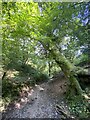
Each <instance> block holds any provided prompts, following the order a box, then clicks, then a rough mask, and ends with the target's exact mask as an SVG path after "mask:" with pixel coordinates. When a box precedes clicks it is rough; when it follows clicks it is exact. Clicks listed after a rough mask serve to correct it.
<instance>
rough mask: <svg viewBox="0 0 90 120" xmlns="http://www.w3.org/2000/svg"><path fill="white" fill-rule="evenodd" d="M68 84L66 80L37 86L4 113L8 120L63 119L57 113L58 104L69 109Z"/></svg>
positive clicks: (4, 117)
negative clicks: (20, 119) (67, 98)
mask: <svg viewBox="0 0 90 120" xmlns="http://www.w3.org/2000/svg"><path fill="white" fill-rule="evenodd" d="M66 88H67V82H66V80H64V79H58V80H57V79H56V80H54V81H51V82H47V83H46V82H45V83H43V84H39V85H35V86H34V87H33V88H32V89H30V91H29V92H28V94H27V96H23V95H22V97H20V98H18V100H17V101H15V102H13V103H12V104H11V105H9V107H8V108H7V110H6V112H5V113H3V120H5V119H6V118H61V117H62V115H61V114H58V113H57V111H56V108H55V106H56V104H59V105H61V106H64V108H65V109H66V110H67V112H68V107H67V105H66V103H65V101H64V93H65V92H66Z"/></svg>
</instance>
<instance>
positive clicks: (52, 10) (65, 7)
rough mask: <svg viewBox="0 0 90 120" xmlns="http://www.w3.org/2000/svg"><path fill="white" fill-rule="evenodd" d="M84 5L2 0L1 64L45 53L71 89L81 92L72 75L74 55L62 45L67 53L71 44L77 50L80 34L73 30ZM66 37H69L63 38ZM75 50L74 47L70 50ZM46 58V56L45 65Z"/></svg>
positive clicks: (76, 29) (77, 24) (74, 73)
mask: <svg viewBox="0 0 90 120" xmlns="http://www.w3.org/2000/svg"><path fill="white" fill-rule="evenodd" d="M83 5H84V3H83V4H82V3H80V4H78V3H77V4H76V3H58V2H57V3H48V4H47V3H33V2H31V3H17V2H16V3H3V38H4V39H3V48H4V49H3V61H4V65H7V64H9V63H11V61H13V62H17V63H19V62H20V61H21V63H24V64H26V62H27V61H28V60H30V59H31V60H32V61H33V60H34V59H35V60H34V61H36V59H38V60H40V59H41V58H43V59H44V56H47V58H48V59H49V60H52V61H53V60H54V61H55V62H56V63H57V64H58V65H59V67H60V68H61V69H62V71H63V72H64V74H65V76H66V77H67V78H68V79H69V80H70V82H71V84H72V86H73V88H75V89H76V90H77V92H78V93H79V94H82V89H81V87H80V85H79V83H78V81H77V79H76V77H75V76H76V75H77V72H76V71H77V67H76V66H74V65H73V57H72V58H71V57H70V56H69V57H68V56H67V55H66V53H65V51H64V50H63V48H65V47H66V48H67V51H68V53H71V52H72V49H73V47H74V45H76V46H77V48H78V50H79V48H80V46H78V41H82V37H81V36H82V33H80V35H79V36H78V35H76V31H79V28H81V27H82V23H81V22H80V20H79V18H77V16H78V14H79V12H80V9H81V8H82V6H83ZM22 8H23V9H22ZM7 28H8V29H7ZM80 30H81V29H80ZM83 34H84V33H83ZM66 38H69V39H67V40H66V41H65V39H66ZM7 44H8V46H7ZM70 46H71V47H70ZM11 49H12V52H11ZM78 50H77V49H76V47H74V50H73V53H74V51H78ZM36 51H37V52H36ZM31 52H32V53H31ZM36 54H37V55H36ZM74 54H75V53H74ZM12 55H14V58H15V59H13V58H12ZM71 55H73V54H72V53H71ZM48 59H45V62H43V63H44V65H45V63H47V62H48V61H47V60H48ZM43 61H44V60H43ZM71 62H72V63H71ZM9 65H10V64H9ZM39 65H40V63H39Z"/></svg>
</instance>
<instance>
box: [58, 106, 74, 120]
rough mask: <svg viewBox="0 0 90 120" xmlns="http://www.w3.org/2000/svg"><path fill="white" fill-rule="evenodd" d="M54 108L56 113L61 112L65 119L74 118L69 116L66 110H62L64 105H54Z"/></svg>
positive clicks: (71, 119) (70, 119) (72, 119)
mask: <svg viewBox="0 0 90 120" xmlns="http://www.w3.org/2000/svg"><path fill="white" fill-rule="evenodd" d="M56 110H57V112H58V113H60V114H62V115H63V116H64V118H65V119H68V120H75V118H74V117H73V116H71V115H70V114H69V113H68V112H67V111H65V110H64V107H62V106H60V105H56Z"/></svg>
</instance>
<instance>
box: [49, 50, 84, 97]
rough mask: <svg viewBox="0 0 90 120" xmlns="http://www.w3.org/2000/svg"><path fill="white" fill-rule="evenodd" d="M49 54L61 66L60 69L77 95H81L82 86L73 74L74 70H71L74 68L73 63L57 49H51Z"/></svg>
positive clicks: (74, 73)
mask: <svg viewBox="0 0 90 120" xmlns="http://www.w3.org/2000/svg"><path fill="white" fill-rule="evenodd" d="M51 56H52V57H53V59H54V60H55V61H56V63H57V64H58V65H59V66H60V67H61V69H62V71H63V72H64V74H65V76H66V78H67V79H69V81H70V83H71V85H73V87H74V88H75V89H76V90H77V93H78V94H79V95H82V93H83V91H82V88H81V86H80V84H79V82H78V80H77V79H76V77H75V76H74V75H76V72H75V71H74V72H73V70H74V69H76V67H75V66H74V65H72V64H71V63H70V62H69V61H68V60H67V59H66V58H65V56H64V55H62V54H61V53H60V52H58V51H57V50H53V49H52V50H51Z"/></svg>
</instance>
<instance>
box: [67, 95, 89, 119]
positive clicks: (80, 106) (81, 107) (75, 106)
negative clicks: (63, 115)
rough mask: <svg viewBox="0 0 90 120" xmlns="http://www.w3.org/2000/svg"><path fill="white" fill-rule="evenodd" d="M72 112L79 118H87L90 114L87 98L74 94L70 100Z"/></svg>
mask: <svg viewBox="0 0 90 120" xmlns="http://www.w3.org/2000/svg"><path fill="white" fill-rule="evenodd" d="M68 103H69V110H70V113H71V114H73V115H74V116H76V117H78V118H87V117H88V115H89V110H88V105H89V103H88V102H87V100H85V99H83V98H81V96H73V97H71V100H68Z"/></svg>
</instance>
